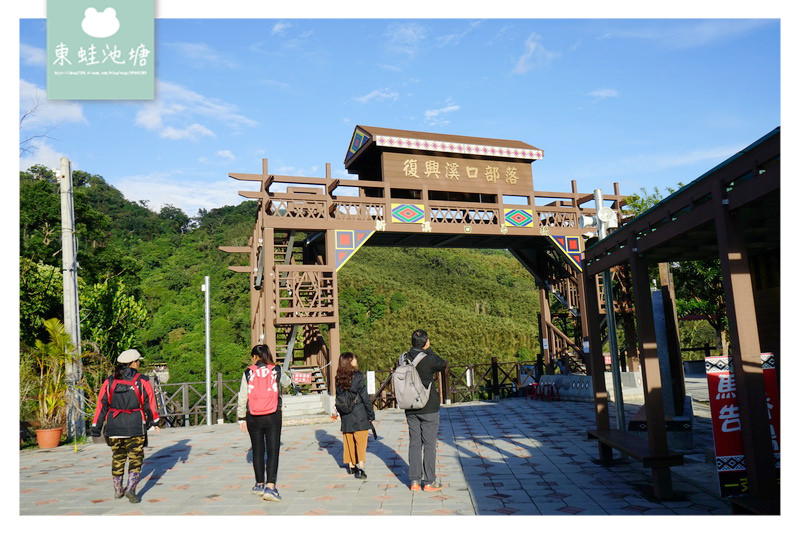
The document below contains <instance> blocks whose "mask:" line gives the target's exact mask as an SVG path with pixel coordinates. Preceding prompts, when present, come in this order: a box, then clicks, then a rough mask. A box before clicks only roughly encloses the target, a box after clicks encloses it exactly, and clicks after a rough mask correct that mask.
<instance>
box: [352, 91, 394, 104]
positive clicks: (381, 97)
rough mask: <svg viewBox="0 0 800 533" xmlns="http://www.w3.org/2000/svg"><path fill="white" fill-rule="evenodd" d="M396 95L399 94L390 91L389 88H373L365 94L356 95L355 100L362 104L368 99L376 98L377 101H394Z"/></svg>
mask: <svg viewBox="0 0 800 533" xmlns="http://www.w3.org/2000/svg"><path fill="white" fill-rule="evenodd" d="M398 96H399V95H398V94H397V93H396V92H394V91H391V90H389V89H375V90H374V91H372V92H371V93H368V94H365V95H364V96H357V97H356V98H355V100H356V102H359V103H362V104H366V103H367V102H369V101H370V100H377V101H378V102H384V101H386V100H390V101H392V102H394V101H395V100H397V97H398Z"/></svg>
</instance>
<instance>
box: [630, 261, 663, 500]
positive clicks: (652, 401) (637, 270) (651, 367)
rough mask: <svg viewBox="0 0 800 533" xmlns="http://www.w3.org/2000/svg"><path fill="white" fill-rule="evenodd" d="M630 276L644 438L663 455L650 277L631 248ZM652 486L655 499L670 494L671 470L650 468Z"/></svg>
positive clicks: (661, 402) (659, 390) (658, 372)
mask: <svg viewBox="0 0 800 533" xmlns="http://www.w3.org/2000/svg"><path fill="white" fill-rule="evenodd" d="M629 261H630V265H631V278H632V281H633V283H632V285H633V297H634V307H635V310H636V324H637V326H638V334H639V335H638V337H639V346H640V350H639V353H640V354H641V355H640V357H641V368H642V384H643V387H644V407H645V415H646V417H647V440H648V444H649V446H650V452H651V453H653V454H654V455H665V454H667V453H668V451H669V447H668V446H667V428H666V421H665V417H664V399H663V397H662V390H661V389H662V387H663V385H662V383H661V369H660V366H659V360H658V345H657V343H656V331H655V325H654V322H653V311H652V309H653V307H652V298H651V296H650V279H649V276H648V273H647V263H646V262H645V260H644V259H642V258H641V257H639V256H638V254H637V253H636V250H635V248H634V249H632V250H631V251H630V253H629ZM652 470H653V488H654V491H655V495H656V497H657V498H669V497H671V496H672V472H671V471H670V469H669V467H666V466H663V467H654V468H653V469H652Z"/></svg>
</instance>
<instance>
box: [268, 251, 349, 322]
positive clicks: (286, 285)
mask: <svg viewBox="0 0 800 533" xmlns="http://www.w3.org/2000/svg"><path fill="white" fill-rule="evenodd" d="M275 272H276V274H277V282H278V287H277V291H275V297H276V299H277V300H276V301H275V310H276V319H275V323H276V324H299V323H307V322H311V321H313V322H318V323H321V322H334V321H335V320H336V307H335V305H334V304H335V301H336V275H335V274H336V269H335V268H334V267H331V266H325V265H276V266H275ZM312 319H313V320H312Z"/></svg>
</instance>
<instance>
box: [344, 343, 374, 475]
mask: <svg viewBox="0 0 800 533" xmlns="http://www.w3.org/2000/svg"><path fill="white" fill-rule="evenodd" d="M335 382H336V410H337V411H339V416H340V419H341V431H342V440H343V442H344V457H343V462H344V464H345V468H346V469H347V473H348V474H353V475H354V476H355V478H356V479H366V478H367V473H366V472H364V466H365V461H366V458H367V435H368V434H369V430H370V428H371V427H372V421H373V420H375V411H374V409H373V408H372V402H371V401H370V399H369V393H367V382H366V380H365V379H364V374H363V373H361V372H359V371H358V359H357V358H356V356H355V355H353V353H352V352H345V353H343V354H342V355H340V356H339V368H338V369H337V370H336V379H335Z"/></svg>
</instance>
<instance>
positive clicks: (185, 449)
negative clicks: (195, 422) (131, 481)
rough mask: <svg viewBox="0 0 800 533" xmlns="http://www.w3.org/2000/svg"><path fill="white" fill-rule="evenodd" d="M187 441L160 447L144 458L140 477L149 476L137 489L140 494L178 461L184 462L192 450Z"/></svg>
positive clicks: (151, 486) (152, 485)
mask: <svg viewBox="0 0 800 533" xmlns="http://www.w3.org/2000/svg"><path fill="white" fill-rule="evenodd" d="M188 443H189V439H183V440H180V441H178V442H176V443H175V444H173V445H172V446H167V447H166V448H161V449H160V450H158V451H157V452H155V453H154V454H153V455H151V456H150V457H148V458H145V461H144V465H142V473H141V475H140V479H144V478H145V477H146V476H148V475H149V476H150V477H149V478H148V479H147V483H145V485H144V486H143V487H142V488H141V489H140V490H139V494H140V495H141V494H145V493H146V492H147V491H148V490H150V489H151V488H153V487H154V486H155V484H156V483H157V482H158V480H160V479H161V478H162V477H163V476H164V474H166V473H167V471H168V470H171V469H172V467H174V466H175V465H176V464H178V461H180V462H182V463H185V462H186V460H187V459H188V458H189V453H191V450H192V447H191V446H189V444H188Z"/></svg>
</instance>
